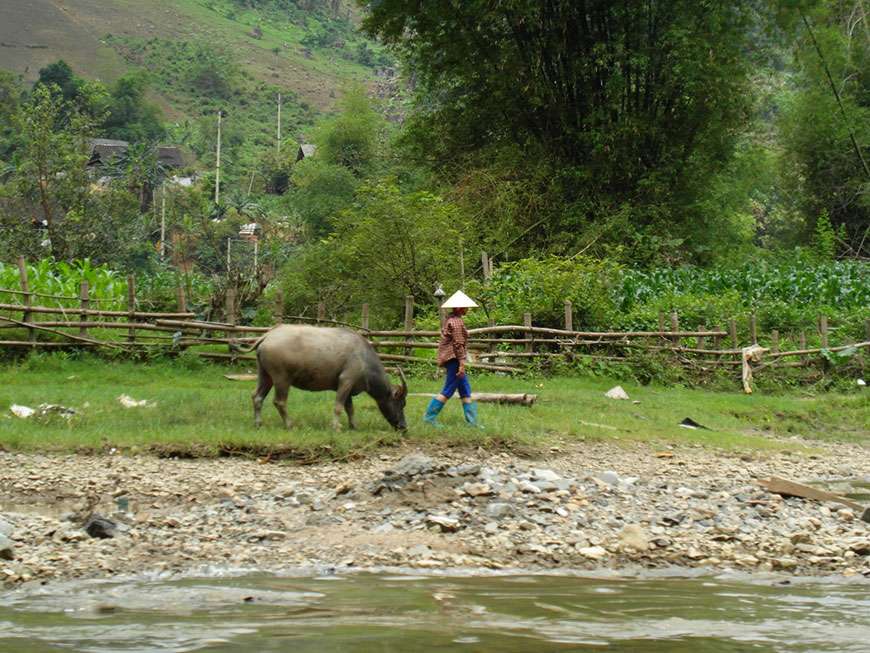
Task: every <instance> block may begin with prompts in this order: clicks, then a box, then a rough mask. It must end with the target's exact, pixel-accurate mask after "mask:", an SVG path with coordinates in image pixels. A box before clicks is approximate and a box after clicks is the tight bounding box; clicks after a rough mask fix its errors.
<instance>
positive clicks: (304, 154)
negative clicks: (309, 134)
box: [296, 143, 317, 161]
mask: <svg viewBox="0 0 870 653" xmlns="http://www.w3.org/2000/svg"><path fill="white" fill-rule="evenodd" d="M316 150H317V146H316V145H314V144H313V143H305V144H304V145H300V146H299V152H298V153H297V154H296V160H297V161H301V160H302V159H307V158H308V157H310V156H314V152H315V151H316Z"/></svg>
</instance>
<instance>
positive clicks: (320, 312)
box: [317, 302, 326, 324]
mask: <svg viewBox="0 0 870 653" xmlns="http://www.w3.org/2000/svg"><path fill="white" fill-rule="evenodd" d="M325 319H326V304H325V303H324V302H317V323H318V324H320V323H321V322H323V321H324V320H325Z"/></svg>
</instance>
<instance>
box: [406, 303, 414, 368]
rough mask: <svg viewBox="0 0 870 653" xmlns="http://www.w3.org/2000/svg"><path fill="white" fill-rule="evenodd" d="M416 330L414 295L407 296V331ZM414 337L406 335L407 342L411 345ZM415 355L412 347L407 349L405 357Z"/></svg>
mask: <svg viewBox="0 0 870 653" xmlns="http://www.w3.org/2000/svg"><path fill="white" fill-rule="evenodd" d="M413 330H414V295H405V331H408V332H410V331H413ZM412 338H413V336H409V335H406V336H405V342H406V343H407V344H410V343H411V339H412ZM412 353H413V351H412V349H411V347H405V356H410V355H411V354H412Z"/></svg>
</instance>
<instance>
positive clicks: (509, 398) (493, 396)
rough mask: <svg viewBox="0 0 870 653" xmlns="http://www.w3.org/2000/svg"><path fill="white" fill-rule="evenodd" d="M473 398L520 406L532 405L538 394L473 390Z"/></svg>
mask: <svg viewBox="0 0 870 653" xmlns="http://www.w3.org/2000/svg"><path fill="white" fill-rule="evenodd" d="M408 396H410V397H430V398H431V397H434V396H436V395H434V394H430V393H428V392H412V393H410V394H409V395H408ZM471 398H472V399H473V400H474V401H479V402H481V403H486V404H516V405H520V406H531V405H532V404H534V403H535V402H536V401H537V400H538V395H535V394H528V393H523V394H510V393H507V394H506V393H498V392H473V393H471Z"/></svg>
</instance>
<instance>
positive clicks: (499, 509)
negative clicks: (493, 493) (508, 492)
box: [486, 502, 516, 519]
mask: <svg viewBox="0 0 870 653" xmlns="http://www.w3.org/2000/svg"><path fill="white" fill-rule="evenodd" d="M515 513H516V509H515V508H514V507H513V506H512V505H511V504H509V503H503V502H495V503H491V504H489V505H488V506H487V507H486V516H487V517H491V518H493V519H502V518H503V517H509V516H511V515H513V514H515Z"/></svg>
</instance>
